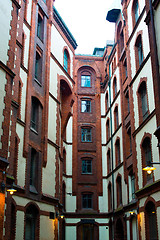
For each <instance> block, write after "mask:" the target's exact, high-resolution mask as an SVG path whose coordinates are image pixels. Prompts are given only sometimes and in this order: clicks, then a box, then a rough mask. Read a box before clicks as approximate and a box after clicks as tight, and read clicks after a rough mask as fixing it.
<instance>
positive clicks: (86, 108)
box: [81, 100, 91, 113]
mask: <svg viewBox="0 0 160 240" xmlns="http://www.w3.org/2000/svg"><path fill="white" fill-rule="evenodd" d="M81 112H87V113H90V112H91V101H90V100H82V101H81Z"/></svg>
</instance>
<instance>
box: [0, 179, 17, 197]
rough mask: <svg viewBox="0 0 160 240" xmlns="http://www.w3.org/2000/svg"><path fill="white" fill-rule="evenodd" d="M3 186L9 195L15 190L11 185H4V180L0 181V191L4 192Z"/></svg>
mask: <svg viewBox="0 0 160 240" xmlns="http://www.w3.org/2000/svg"><path fill="white" fill-rule="evenodd" d="M5 188H7V192H9V193H10V194H11V195H12V194H13V193H14V192H17V190H16V189H14V188H13V186H12V185H11V186H6V185H5V183H4V182H1V192H3V193H4V192H5Z"/></svg>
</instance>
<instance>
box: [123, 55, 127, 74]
mask: <svg viewBox="0 0 160 240" xmlns="http://www.w3.org/2000/svg"><path fill="white" fill-rule="evenodd" d="M123 66H124V72H125V75H124V76H125V77H124V78H125V79H126V78H127V77H128V71H127V60H126V59H125V61H124V64H123Z"/></svg>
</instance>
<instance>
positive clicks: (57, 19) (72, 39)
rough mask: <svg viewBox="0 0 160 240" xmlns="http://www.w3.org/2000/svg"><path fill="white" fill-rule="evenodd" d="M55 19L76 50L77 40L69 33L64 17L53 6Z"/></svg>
mask: <svg viewBox="0 0 160 240" xmlns="http://www.w3.org/2000/svg"><path fill="white" fill-rule="evenodd" d="M53 17H54V19H55V21H56V22H57V24H58V25H59V27H60V28H61V30H62V32H63V33H64V34H65V36H66V37H67V39H68V41H69V42H70V43H71V45H72V47H73V48H74V50H75V49H76V48H77V46H78V45H77V43H76V40H75V38H74V37H73V35H72V33H71V32H70V31H69V29H68V27H67V25H66V24H65V22H64V21H63V19H62V17H61V16H60V14H59V12H58V11H57V9H56V8H55V7H54V6H53Z"/></svg>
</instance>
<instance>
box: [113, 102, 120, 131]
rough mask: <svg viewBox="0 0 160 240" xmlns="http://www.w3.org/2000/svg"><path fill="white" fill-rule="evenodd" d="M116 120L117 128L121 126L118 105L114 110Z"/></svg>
mask: <svg viewBox="0 0 160 240" xmlns="http://www.w3.org/2000/svg"><path fill="white" fill-rule="evenodd" d="M114 121H115V130H116V129H117V128H118V126H119V120H118V106H116V107H115V110H114Z"/></svg>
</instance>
